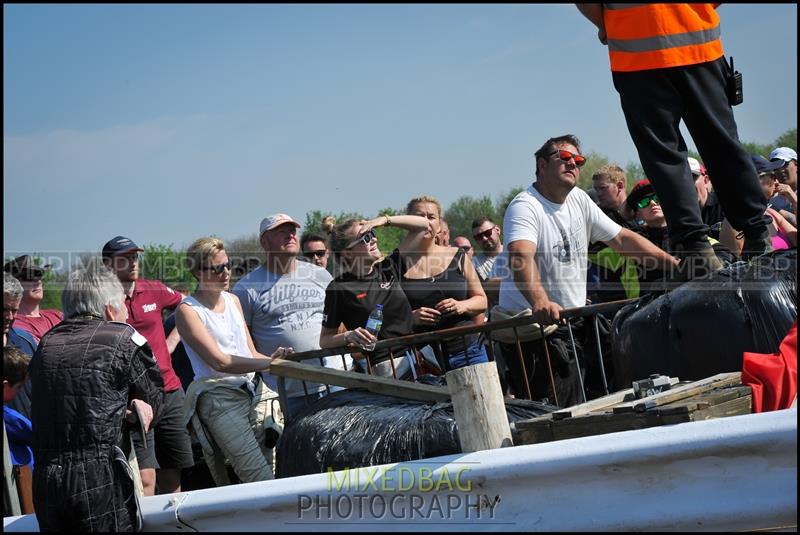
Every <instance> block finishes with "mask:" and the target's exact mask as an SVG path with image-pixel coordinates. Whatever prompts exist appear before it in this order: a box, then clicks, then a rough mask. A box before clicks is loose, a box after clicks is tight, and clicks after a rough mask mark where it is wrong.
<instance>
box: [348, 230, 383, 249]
mask: <svg viewBox="0 0 800 535" xmlns="http://www.w3.org/2000/svg"><path fill="white" fill-rule="evenodd" d="M376 239H378V235H377V234H375V231H374V230H368V231H367V232H365V233H364V234H362V235H361V236H359V237H358V238H357V239H355V240H353V241H352V242H350V243H348V244H347V246H345V249H352V248H353V247H355V246H356V245H358V244H359V243H361V242H364V245H369V243H370V242H371V241H372V240H376Z"/></svg>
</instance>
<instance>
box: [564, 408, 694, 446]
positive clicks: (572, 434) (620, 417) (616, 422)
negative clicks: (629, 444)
mask: <svg viewBox="0 0 800 535" xmlns="http://www.w3.org/2000/svg"><path fill="white" fill-rule="evenodd" d="M674 418H680V416H678V415H676V416H674ZM682 421H686V422H688V421H689V417H688V415H684V416H683V420H682ZM662 423H663V422H662V419H661V417H660V416H659V415H658V414H656V413H651V412H624V413H619V414H614V413H611V412H607V413H604V414H589V415H585V416H578V417H576V418H567V419H565V420H558V421H554V422H553V438H554V439H555V440H563V439H566V438H577V437H586V436H591V435H604V434H606V433H616V432H618V431H631V430H633V429H645V428H647V427H655V426H659V425H662Z"/></svg>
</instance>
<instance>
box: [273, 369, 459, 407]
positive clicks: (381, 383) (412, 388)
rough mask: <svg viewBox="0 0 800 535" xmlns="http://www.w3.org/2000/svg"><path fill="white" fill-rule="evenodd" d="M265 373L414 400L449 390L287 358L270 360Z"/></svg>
mask: <svg viewBox="0 0 800 535" xmlns="http://www.w3.org/2000/svg"><path fill="white" fill-rule="evenodd" d="M269 373H271V374H272V375H276V376H280V377H289V378H291V379H300V380H303V381H311V382H315V383H326V384H329V385H336V386H343V387H345V388H365V389H367V390H369V391H370V392H374V393H376V394H385V395H387V396H397V397H400V398H406V399H414V400H417V401H450V394H449V393H448V392H447V389H446V388H444V387H441V386H432V385H421V384H418V383H412V382H410V381H399V380H397V379H392V378H390V377H376V376H374V375H365V374H363V373H355V372H346V371H342V370H334V369H331V368H323V367H321V366H312V365H311V364H303V363H301V362H292V361H290V360H282V359H281V360H274V361H272V364H270V367H269Z"/></svg>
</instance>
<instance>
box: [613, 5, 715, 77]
mask: <svg viewBox="0 0 800 535" xmlns="http://www.w3.org/2000/svg"><path fill="white" fill-rule="evenodd" d="M715 5H717V4H603V7H604V9H603V21H604V22H605V28H606V36H607V38H608V54H609V56H610V58H611V70H612V71H615V72H629V71H645V70H649V69H663V68H666V67H680V66H684V65H694V64H697V63H706V62H708V61H714V60H716V59H718V58H720V57H721V56H722V54H723V51H722V40H721V39H720V30H719V15H717V12H716V10H715V9H714V6H715Z"/></svg>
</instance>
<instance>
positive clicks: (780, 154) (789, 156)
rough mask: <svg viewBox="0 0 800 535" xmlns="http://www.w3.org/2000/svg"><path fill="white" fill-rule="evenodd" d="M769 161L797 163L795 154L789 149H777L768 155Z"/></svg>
mask: <svg viewBox="0 0 800 535" xmlns="http://www.w3.org/2000/svg"><path fill="white" fill-rule="evenodd" d="M769 159H770V160H783V161H784V162H791V161H792V160H794V161H797V152H796V151H795V150H794V149H790V148H789V147H778V148H777V149H775V150H774V151H772V152H770V153H769Z"/></svg>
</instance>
